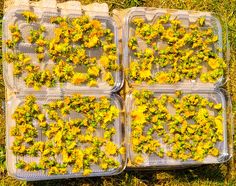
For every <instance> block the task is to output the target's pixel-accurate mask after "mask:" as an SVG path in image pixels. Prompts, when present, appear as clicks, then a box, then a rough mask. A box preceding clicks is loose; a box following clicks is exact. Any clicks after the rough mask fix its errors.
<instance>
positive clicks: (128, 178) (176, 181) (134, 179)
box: [28, 165, 227, 186]
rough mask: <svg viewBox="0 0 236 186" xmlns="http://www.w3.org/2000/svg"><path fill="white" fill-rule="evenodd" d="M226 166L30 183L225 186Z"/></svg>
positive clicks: (55, 185)
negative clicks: (197, 185) (196, 185)
mask: <svg viewBox="0 0 236 186" xmlns="http://www.w3.org/2000/svg"><path fill="white" fill-rule="evenodd" d="M226 167H227V166H226V165H203V166H199V167H195V168H191V169H178V170H165V171H163V170H162V171H155V170H152V171H150V170H146V171H144V170H142V171H140V170H130V171H124V172H123V173H121V174H120V175H116V176H111V177H101V178H99V177H97V178H76V179H67V180H51V181H40V182H28V185H34V186H51V185H53V186H75V185H78V186H79V185H81V186H90V185H91V186H99V185H104V186H154V185H158V184H162V185H163V184H164V185H165V184H166V185H190V184H192V183H197V184H200V185H212V184H214V185H223V184H224V179H225V176H226V172H227V170H226V169H227V168H226Z"/></svg>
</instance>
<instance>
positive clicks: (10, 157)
mask: <svg viewBox="0 0 236 186" xmlns="http://www.w3.org/2000/svg"><path fill="white" fill-rule="evenodd" d="M83 96H95V97H101V96H105V97H108V98H110V99H111V105H115V106H116V107H117V108H118V109H119V110H120V111H122V100H121V98H120V97H119V96H117V95H114V94H111V95H110V94H105V95H104V94H96V95H94V94H91V93H87V94H83ZM24 97H25V96H18V97H16V96H13V97H11V98H10V99H9V100H8V101H7V103H6V123H7V125H6V149H7V169H8V173H9V175H11V176H13V177H15V178H17V179H22V180H27V181H33V180H49V179H65V178H74V177H85V176H83V175H82V172H81V171H80V172H79V173H72V172H71V171H70V170H69V172H68V173H67V174H64V175H48V174H47V173H48V171H47V170H46V171H45V172H43V171H42V170H40V171H24V170H22V169H17V168H16V166H15V163H16V161H17V160H18V159H23V160H24V161H26V162H35V161H36V162H38V161H39V157H29V156H25V157H21V156H15V155H14V154H13V153H12V150H11V149H10V147H11V146H12V143H13V140H14V137H13V136H11V135H10V128H11V127H12V126H15V120H14V119H12V114H13V113H14V111H15V109H16V108H17V107H18V106H20V105H21V104H23V101H24ZM36 98H37V101H36V102H37V104H39V105H43V104H45V103H49V102H52V101H56V100H60V99H61V98H63V96H57V97H56V96H54V97H53V98H50V97H46V96H43V95H41V96H37V97H36ZM43 112H44V110H43ZM46 117H47V116H46ZM77 117H78V118H80V117H81V115H80V114H78V113H70V114H69V117H67V118H66V117H65V118H63V119H64V120H69V119H70V118H77ZM47 121H50V120H48V118H47ZM122 122H123V113H122V112H120V113H119V116H118V118H117V119H115V121H114V123H113V124H110V125H109V126H113V127H114V128H115V129H116V134H114V135H113V137H112V138H111V139H112V140H111V141H112V142H114V143H115V144H116V145H117V147H121V146H122V145H123V139H124V138H123V133H122V130H123V129H122V127H123V125H122ZM34 123H35V122H34ZM35 127H36V128H37V129H38V131H39V132H38V134H39V135H38V138H37V139H36V140H38V141H47V139H46V136H45V135H44V134H43V133H42V128H40V127H39V126H37V124H35ZM103 132H104V130H103V129H101V128H98V130H97V131H96V133H95V134H94V135H95V136H98V137H99V136H102V135H103ZM82 148H83V147H82ZM115 159H116V161H118V162H119V163H120V165H119V167H118V168H113V169H108V170H106V171H105V170H102V169H101V168H99V166H97V165H95V164H92V165H91V169H92V170H93V172H92V173H91V174H90V175H89V176H109V175H114V174H118V173H120V172H121V171H123V169H124V168H125V166H126V156H125V155H121V154H118V155H117V156H116V157H115ZM57 160H59V162H60V158H59V159H57Z"/></svg>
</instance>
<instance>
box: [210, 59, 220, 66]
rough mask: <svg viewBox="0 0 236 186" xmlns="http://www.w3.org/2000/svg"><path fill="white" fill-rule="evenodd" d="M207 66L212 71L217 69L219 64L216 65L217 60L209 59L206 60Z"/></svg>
mask: <svg viewBox="0 0 236 186" xmlns="http://www.w3.org/2000/svg"><path fill="white" fill-rule="evenodd" d="M208 65H209V66H210V67H211V68H212V69H216V68H219V66H220V64H219V63H218V60H217V59H213V58H210V59H209V60H208Z"/></svg>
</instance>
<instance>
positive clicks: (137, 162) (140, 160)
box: [134, 155, 144, 165]
mask: <svg viewBox="0 0 236 186" xmlns="http://www.w3.org/2000/svg"><path fill="white" fill-rule="evenodd" d="M143 162H144V159H143V157H142V156H141V155H138V156H136V157H134V164H135V165H140V164H142V163H143Z"/></svg>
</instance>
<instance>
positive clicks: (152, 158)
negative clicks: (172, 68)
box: [125, 89, 232, 169]
mask: <svg viewBox="0 0 236 186" xmlns="http://www.w3.org/2000/svg"><path fill="white" fill-rule="evenodd" d="M138 90H139V89H138ZM141 90H142V89H141ZM153 92H154V96H155V97H159V96H161V95H175V89H169V90H154V91H153ZM182 92H183V95H186V94H198V95H200V96H202V97H205V98H207V99H209V100H211V101H212V102H215V103H216V104H218V103H221V104H222V108H223V113H222V117H223V122H222V127H223V141H221V142H217V143H216V145H215V147H217V148H218V149H219V155H218V157H214V156H211V155H208V156H206V158H205V159H204V160H203V161H194V160H191V159H189V160H186V161H181V160H178V159H173V158H170V157H168V156H167V155H166V153H165V155H164V157H163V158H160V157H159V156H157V155H154V154H151V155H148V154H145V153H144V154H141V155H142V157H143V158H144V162H143V163H142V164H140V165H134V164H132V163H131V162H132V160H133V159H134V157H135V156H136V155H137V154H136V153H135V152H133V150H132V143H131V130H132V128H131V123H132V118H131V115H130V113H131V112H132V111H133V110H134V109H135V105H134V99H133V97H132V92H131V93H130V94H129V95H128V96H127V97H126V102H125V105H126V122H127V127H126V142H127V157H128V164H127V167H128V168H140V169H150V168H151V169H152V168H155V169H168V168H171V167H175V168H180V167H188V166H194V165H201V164H213V163H223V162H225V161H228V160H229V159H230V157H231V153H232V152H231V147H230V145H229V144H228V140H230V139H229V136H228V135H231V132H230V131H229V130H228V129H229V128H231V127H232V126H230V125H229V124H227V122H228V121H229V118H230V116H229V117H227V114H230V113H227V110H226V108H227V104H228V102H227V101H226V97H225V95H224V92H222V91H220V90H212V91H210V90H208V91H196V90H195V91H193V90H190V89H184V90H182ZM228 106H230V105H228ZM168 109H169V111H170V113H172V111H174V110H173V108H172V107H168ZM226 113H227V114H226ZM227 127H229V128H227ZM155 139H156V138H155ZM159 142H160V143H161V147H162V148H163V149H164V152H166V150H167V149H169V148H170V147H169V146H168V145H166V144H164V143H163V142H161V139H160V140H159Z"/></svg>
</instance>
